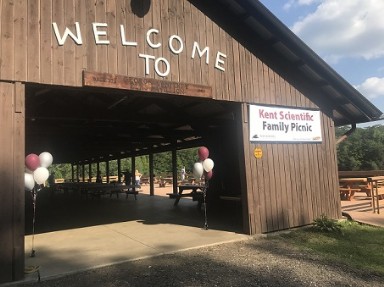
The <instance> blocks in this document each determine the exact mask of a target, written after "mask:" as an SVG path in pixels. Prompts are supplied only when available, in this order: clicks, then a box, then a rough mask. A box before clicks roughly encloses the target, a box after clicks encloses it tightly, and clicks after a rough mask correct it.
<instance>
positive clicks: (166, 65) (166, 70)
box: [155, 57, 171, 77]
mask: <svg viewBox="0 0 384 287" xmlns="http://www.w3.org/2000/svg"><path fill="white" fill-rule="evenodd" d="M160 62H163V63H164V65H165V67H166V69H165V72H160V70H159V63H160ZM170 70H171V65H170V64H169V62H168V61H167V59H165V58H162V57H160V58H157V59H156V61H155V71H156V74H158V75H159V76H160V77H166V76H168V75H169V72H170Z"/></svg>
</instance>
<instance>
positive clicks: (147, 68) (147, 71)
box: [139, 54, 155, 75]
mask: <svg viewBox="0 0 384 287" xmlns="http://www.w3.org/2000/svg"><path fill="white" fill-rule="evenodd" d="M139 57H140V58H144V59H145V74H146V75H149V60H150V59H152V60H154V59H155V56H151V55H146V54H139Z"/></svg>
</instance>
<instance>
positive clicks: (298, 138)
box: [249, 105, 322, 143]
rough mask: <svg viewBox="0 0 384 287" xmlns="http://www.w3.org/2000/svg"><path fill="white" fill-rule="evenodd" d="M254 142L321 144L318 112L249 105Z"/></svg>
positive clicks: (250, 130) (251, 133) (250, 127)
mask: <svg viewBox="0 0 384 287" xmlns="http://www.w3.org/2000/svg"><path fill="white" fill-rule="evenodd" d="M249 133H250V135H249V136H250V141H252V142H314V143H315V142H321V141H322V136H321V118H320V111H318V110H305V109H295V108H283V107H272V106H259V105H249Z"/></svg>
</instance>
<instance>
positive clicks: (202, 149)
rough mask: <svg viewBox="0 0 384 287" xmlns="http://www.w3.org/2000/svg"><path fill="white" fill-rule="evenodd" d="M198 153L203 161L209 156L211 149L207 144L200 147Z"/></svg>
mask: <svg viewBox="0 0 384 287" xmlns="http://www.w3.org/2000/svg"><path fill="white" fill-rule="evenodd" d="M197 155H198V156H199V159H200V160H201V161H203V160H205V159H206V158H208V156H209V150H208V149H207V148H206V147H205V146H202V147H199V149H198V150H197Z"/></svg>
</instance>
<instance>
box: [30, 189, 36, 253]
mask: <svg viewBox="0 0 384 287" xmlns="http://www.w3.org/2000/svg"><path fill="white" fill-rule="evenodd" d="M31 192H32V201H33V218H32V251H31V257H35V249H34V243H35V221H36V191H35V189H34V188H33V189H32V190H31Z"/></svg>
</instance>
